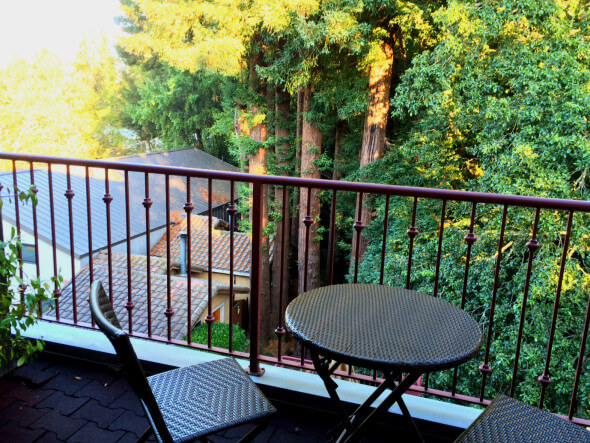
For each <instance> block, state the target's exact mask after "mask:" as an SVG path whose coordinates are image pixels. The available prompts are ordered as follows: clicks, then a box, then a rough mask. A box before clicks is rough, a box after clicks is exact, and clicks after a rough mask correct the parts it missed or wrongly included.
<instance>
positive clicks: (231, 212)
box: [227, 181, 238, 352]
mask: <svg viewBox="0 0 590 443" xmlns="http://www.w3.org/2000/svg"><path fill="white" fill-rule="evenodd" d="M237 212H238V209H237V208H236V205H235V183H234V182H233V181H232V182H230V202H229V206H228V207H227V213H228V215H229V304H230V310H229V352H233V351H234V327H233V325H234V229H235V219H236V214H237Z"/></svg>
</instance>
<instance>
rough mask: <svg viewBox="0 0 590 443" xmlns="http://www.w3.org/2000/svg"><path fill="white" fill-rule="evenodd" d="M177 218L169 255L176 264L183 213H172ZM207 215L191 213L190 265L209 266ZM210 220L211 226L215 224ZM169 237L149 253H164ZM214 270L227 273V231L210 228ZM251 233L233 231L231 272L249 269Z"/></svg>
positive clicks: (164, 237) (183, 229)
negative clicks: (232, 265) (232, 267)
mask: <svg viewBox="0 0 590 443" xmlns="http://www.w3.org/2000/svg"><path fill="white" fill-rule="evenodd" d="M179 216H180V221H179V223H177V224H176V225H174V226H171V227H170V238H171V239H172V240H171V242H170V256H171V261H172V264H173V265H175V266H178V264H179V262H180V233H181V232H182V231H186V221H187V218H186V215H185V213H180V214H178V213H177V214H176V215H175V217H177V218H176V219H178V217H179ZM207 220H208V218H207V217H203V216H200V215H191V259H192V267H193V268H194V267H197V268H201V269H205V270H206V269H208V266H209V255H208V254H209V231H208V225H207ZM216 220H217V219H214V220H213V226H214V227H215V225H216ZM167 243H168V238H167V237H166V234H164V235H163V236H162V238H161V239H160V241H159V242H158V243H156V245H155V246H154V247H153V248H152V250H151V255H152V256H156V257H166V245H167ZM212 244H213V251H212V252H213V253H212V260H213V270H214V271H220V272H227V273H229V264H230V263H229V258H230V253H229V246H230V233H229V231H221V230H219V229H213V239H212ZM250 250H251V247H250V236H249V235H247V234H244V233H241V232H234V272H241V273H245V274H249V273H250Z"/></svg>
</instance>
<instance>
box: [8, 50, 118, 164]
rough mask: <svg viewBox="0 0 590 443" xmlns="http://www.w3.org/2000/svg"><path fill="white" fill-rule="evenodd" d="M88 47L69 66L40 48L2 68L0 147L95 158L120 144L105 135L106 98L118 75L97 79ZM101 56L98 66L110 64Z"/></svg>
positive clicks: (24, 151)
mask: <svg viewBox="0 0 590 443" xmlns="http://www.w3.org/2000/svg"><path fill="white" fill-rule="evenodd" d="M88 48H89V47H88V45H87V46H86V49H87V50H86V51H83V52H81V53H80V55H79V56H78V60H77V62H76V64H75V65H74V66H73V68H72V69H69V68H68V67H67V66H65V65H64V64H63V63H62V61H61V60H60V59H59V58H58V57H57V56H56V55H52V54H50V53H48V52H46V51H43V52H41V53H39V54H38V55H37V56H36V57H35V58H34V59H33V60H32V61H30V62H29V61H25V60H16V61H14V62H13V63H11V64H9V65H8V66H6V67H5V68H4V69H3V70H1V71H0V149H1V150H4V151H12V152H20V153H44V154H50V155H51V154H53V155H60V156H64V157H87V158H93V157H100V156H103V155H109V154H111V153H112V152H113V151H114V150H116V149H117V148H118V146H114V149H112V148H113V146H112V144H111V143H112V142H113V140H112V139H110V140H109V139H108V116H109V114H110V112H111V109H110V104H109V102H108V101H109V95H110V94H111V93H112V91H113V89H114V88H115V84H114V83H116V79H115V78H114V77H113V76H112V75H111V74H112V72H111V73H109V74H108V75H107V76H105V77H104V78H102V77H101V78H99V77H96V76H95V74H97V72H93V71H92V70H89V69H88V68H89V67H90V66H95V64H94V62H93V61H92V60H91V59H90V53H91V52H92V51H90V50H89V49H88ZM104 56H105V54H104V53H103V52H102V50H100V51H98V55H97V57H98V58H99V59H100V60H102V61H101V63H102V65H101V66H103V67H104V66H111V65H110V64H111V62H112V60H104V59H103V58H102V57H104ZM97 69H98V71H102V68H97ZM105 70H107V69H106V68H105ZM107 71H108V70H107ZM109 72H110V71H109ZM109 88H110V89H109ZM105 89H108V90H109V92H108V93H106V92H104V91H105Z"/></svg>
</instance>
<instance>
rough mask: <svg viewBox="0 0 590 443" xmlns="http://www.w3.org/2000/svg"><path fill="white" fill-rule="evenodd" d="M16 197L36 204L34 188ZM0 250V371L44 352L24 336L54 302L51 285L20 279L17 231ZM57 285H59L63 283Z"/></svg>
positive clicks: (19, 193) (19, 252) (59, 281)
mask: <svg viewBox="0 0 590 443" xmlns="http://www.w3.org/2000/svg"><path fill="white" fill-rule="evenodd" d="M17 195H18V199H19V201H21V202H24V203H27V202H29V201H30V202H31V203H32V204H33V205H35V204H36V197H35V194H34V193H33V192H32V188H31V189H29V190H28V191H27V192H24V191H23V192H17ZM0 201H1V200H0ZM0 247H1V248H2V252H1V253H0V367H2V368H6V367H8V366H9V365H10V363H11V362H12V361H14V360H16V362H17V365H18V366H20V365H22V364H24V363H26V362H28V361H29V360H30V359H31V358H32V357H33V356H34V355H35V354H36V353H37V352H40V351H42V350H43V349H44V346H45V344H44V343H43V341H41V340H37V341H35V340H30V339H28V338H26V337H23V336H22V333H23V332H24V331H26V330H27V328H29V327H30V326H32V325H34V324H35V323H36V321H37V317H38V315H39V312H40V306H41V303H45V302H51V301H52V291H51V288H50V283H49V282H43V281H41V280H40V279H39V278H38V277H37V278H20V267H21V263H20V254H21V249H22V245H21V242H20V239H19V237H18V236H17V235H16V231H15V229H14V228H13V229H12V232H11V236H10V239H9V240H8V241H2V242H0ZM55 283H57V284H58V285H59V284H60V283H61V279H59V278H58V279H56V280H55Z"/></svg>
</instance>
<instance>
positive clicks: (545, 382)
mask: <svg viewBox="0 0 590 443" xmlns="http://www.w3.org/2000/svg"><path fill="white" fill-rule="evenodd" d="M573 218H574V211H569V215H568V218H567V228H566V231H565V238H564V240H563V252H562V255H561V263H560V265H559V278H558V280H557V290H556V291H555V303H554V304H553V317H552V319H551V330H550V331H549V343H548V344H547V357H545V369H544V371H543V374H542V375H540V376H539V378H538V381H539V383H540V384H541V395H540V396H539V409H541V408H542V407H543V400H544V399H545V391H546V390H547V386H549V384H550V383H551V377H550V375H549V364H550V363H551V349H552V347H553V338H554V337H555V325H556V324H557V313H558V310H559V300H560V298H561V288H562V284H563V275H564V273H565V263H566V261H567V251H568V248H569V243H570V234H571V232H572V222H573Z"/></svg>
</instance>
